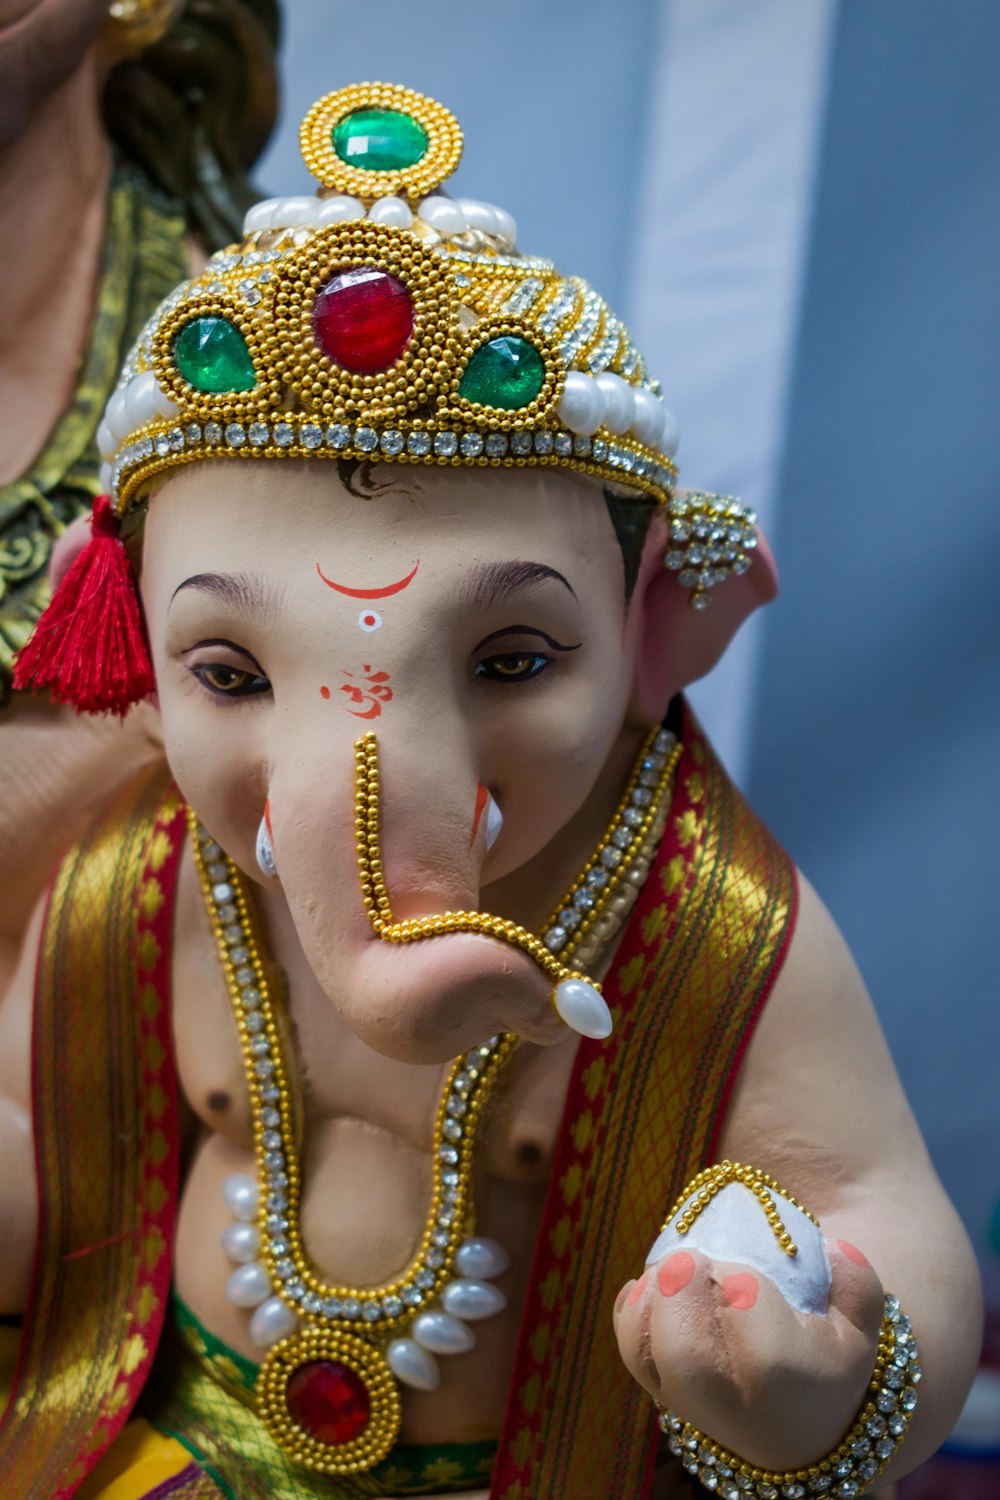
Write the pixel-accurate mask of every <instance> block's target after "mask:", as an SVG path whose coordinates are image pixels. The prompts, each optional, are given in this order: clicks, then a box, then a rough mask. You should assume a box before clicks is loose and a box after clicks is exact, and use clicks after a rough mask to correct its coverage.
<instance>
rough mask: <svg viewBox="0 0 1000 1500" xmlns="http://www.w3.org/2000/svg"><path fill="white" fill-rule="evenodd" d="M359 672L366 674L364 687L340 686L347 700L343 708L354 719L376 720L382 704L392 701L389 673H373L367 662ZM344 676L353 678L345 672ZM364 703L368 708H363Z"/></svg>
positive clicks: (347, 684) (345, 683)
mask: <svg viewBox="0 0 1000 1500" xmlns="http://www.w3.org/2000/svg"><path fill="white" fill-rule="evenodd" d="M361 670H362V672H364V673H365V674H366V675H365V682H366V683H367V686H366V687H360V686H359V685H358V684H357V683H355V682H344V683H342V684H341V687H340V691H341V692H342V693H343V694H344V695H345V696H346V698H347V702H346V703H345V704H344V707H345V708H346V709H347V712H348V713H349V714H353V715H354V717H355V718H356V719H377V718H378V716H379V714H380V713H381V712H382V706H383V704H385V703H390V702H391V701H392V688H391V687H390V686H389V673H388V672H373V671H372V669H371V667H370V666H369V665H368V663H367V662H365V664H364V665H363V666H362V668H361ZM344 676H345V677H351V678H353V676H354V673H353V672H348V671H346V670H345V672H344ZM366 703H367V704H368V705H369V706H368V707H367V708H364V707H363V706H362V705H363V704H366Z"/></svg>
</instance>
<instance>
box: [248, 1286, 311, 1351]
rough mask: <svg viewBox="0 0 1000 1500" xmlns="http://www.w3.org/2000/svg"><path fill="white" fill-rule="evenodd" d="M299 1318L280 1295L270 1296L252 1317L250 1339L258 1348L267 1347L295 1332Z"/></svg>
mask: <svg viewBox="0 0 1000 1500" xmlns="http://www.w3.org/2000/svg"><path fill="white" fill-rule="evenodd" d="M298 1325H299V1320H298V1318H297V1317H296V1316H295V1314H294V1313H293V1312H292V1309H291V1308H290V1307H289V1306H288V1305H287V1303H285V1302H282V1300H281V1298H280V1297H268V1299H267V1301H266V1302H262V1303H261V1304H260V1306H259V1307H258V1309H257V1311H256V1312H255V1313H254V1315H253V1317H252V1318H251V1319H250V1341H251V1343H253V1344H256V1346H257V1348H258V1349H267V1348H269V1347H270V1346H271V1344H276V1343H277V1342H278V1340H279V1339H286V1338H287V1337H288V1335H289V1334H290V1333H294V1332H295V1330H296V1328H297V1327H298Z"/></svg>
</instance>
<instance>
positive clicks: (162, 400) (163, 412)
mask: <svg viewBox="0 0 1000 1500" xmlns="http://www.w3.org/2000/svg"><path fill="white" fill-rule="evenodd" d="M151 399H152V402H153V415H154V416H157V417H174V416H176V415H177V403H176V401H174V400H173V398H172V397H171V396H168V395H167V393H166V391H165V390H163V389H162V387H161V386H159V385H157V384H155V383H154V385H153V395H152V397H151Z"/></svg>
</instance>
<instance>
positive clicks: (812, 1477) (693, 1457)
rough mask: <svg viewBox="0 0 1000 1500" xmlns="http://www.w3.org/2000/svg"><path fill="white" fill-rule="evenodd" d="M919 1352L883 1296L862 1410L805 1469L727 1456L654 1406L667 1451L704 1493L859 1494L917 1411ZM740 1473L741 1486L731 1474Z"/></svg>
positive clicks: (747, 1498)
mask: <svg viewBox="0 0 1000 1500" xmlns="http://www.w3.org/2000/svg"><path fill="white" fill-rule="evenodd" d="M918 1361H919V1353H918V1350H917V1345H916V1341H915V1340H914V1338H913V1336H912V1331H911V1328H910V1323H909V1319H908V1318H906V1317H905V1316H903V1314H902V1313H901V1312H900V1308H899V1303H898V1301H897V1299H896V1298H895V1297H892V1296H887V1297H886V1299H885V1313H884V1316H883V1319H882V1327H881V1330H880V1332H879V1342H878V1355H877V1357H876V1360H875V1369H874V1371H873V1372H872V1378H871V1381H870V1382H869V1385H868V1390H867V1392H866V1394H865V1399H864V1401H863V1403H862V1406H861V1409H860V1411H859V1412H858V1414H857V1416H856V1417H855V1419H854V1422H853V1423H852V1424H851V1428H850V1430H849V1431H848V1432H847V1433H846V1434H845V1436H844V1437H843V1438H842V1439H841V1441H840V1442H839V1443H838V1444H837V1447H836V1448H835V1449H834V1450H833V1452H832V1453H828V1454H827V1456H826V1457H825V1458H822V1459H820V1460H819V1462H818V1463H815V1464H810V1465H809V1466H808V1467H807V1468H804V1469H789V1470H786V1471H784V1472H779V1471H777V1470H773V1469H759V1468H757V1467H756V1466H755V1465H753V1464H748V1463H746V1462H745V1461H744V1459H742V1458H741V1457H740V1456H739V1454H737V1453H731V1452H730V1451H729V1450H728V1449H726V1448H723V1447H722V1446H721V1445H720V1444H718V1443H716V1442H714V1441H713V1440H712V1438H710V1437H707V1436H706V1435H705V1433H703V1432H701V1431H700V1430H699V1429H698V1428H697V1427H695V1426H693V1425H692V1424H691V1423H690V1422H685V1421H683V1419H682V1418H680V1417H678V1416H677V1415H676V1414H675V1413H674V1412H672V1411H667V1410H664V1409H663V1408H662V1407H661V1408H659V1411H660V1416H659V1423H660V1428H661V1430H662V1431H663V1432H664V1433H666V1435H667V1443H668V1447H669V1448H670V1451H671V1452H672V1453H674V1454H675V1455H676V1456H677V1457H678V1458H680V1459H681V1460H682V1461H683V1463H684V1466H685V1468H687V1469H688V1470H689V1472H690V1473H692V1474H693V1475H695V1476H696V1477H697V1478H698V1479H700V1480H702V1481H703V1482H704V1479H705V1476H708V1477H709V1480H710V1483H709V1484H708V1485H707V1488H708V1489H710V1490H713V1491H715V1492H716V1493H718V1494H722V1495H724V1496H726V1497H727V1500H728V1496H729V1494H730V1493H731V1494H732V1495H733V1496H734V1497H737V1500H778V1497H779V1496H792V1497H804V1496H806V1495H807V1494H808V1495H809V1496H810V1497H812V1496H814V1495H819V1494H824V1495H825V1494H829V1495H831V1496H840V1495H860V1494H861V1493H862V1491H864V1492H865V1493H867V1489H868V1486H869V1485H870V1484H872V1483H873V1482H874V1481H875V1480H876V1479H877V1478H878V1476H879V1475H880V1474H881V1473H882V1471H883V1470H884V1469H885V1467H886V1465H887V1464H888V1463H889V1462H890V1460H891V1459H892V1458H893V1457H894V1455H895V1453H896V1450H897V1449H898V1447H899V1445H900V1443H902V1441H903V1439H904V1438H905V1436H906V1433H907V1430H908V1428H909V1425H910V1420H911V1418H912V1415H913V1411H914V1410H915V1408H916V1404H917V1396H916V1384H917V1382H918V1381H919V1380H920V1376H921V1371H920V1365H919V1362H918ZM736 1475H739V1483H736V1482H735V1476H736Z"/></svg>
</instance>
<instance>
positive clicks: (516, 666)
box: [476, 651, 552, 682]
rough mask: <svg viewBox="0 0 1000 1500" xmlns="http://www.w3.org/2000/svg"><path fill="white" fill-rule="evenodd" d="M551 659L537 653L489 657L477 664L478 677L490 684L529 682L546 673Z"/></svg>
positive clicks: (516, 652)
mask: <svg viewBox="0 0 1000 1500" xmlns="http://www.w3.org/2000/svg"><path fill="white" fill-rule="evenodd" d="M551 659H552V658H551V657H549V656H544V655H542V654H541V653H540V652H537V651H506V652H504V654H503V655H502V656H487V657H484V659H483V660H482V661H480V662H477V663H476V676H477V677H485V678H487V679H488V681H490V682H529V681H530V680H531V678H532V677H537V676H538V674H539V672H544V670H545V668H546V667H547V666H548V665H549V663H550V661H551Z"/></svg>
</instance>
